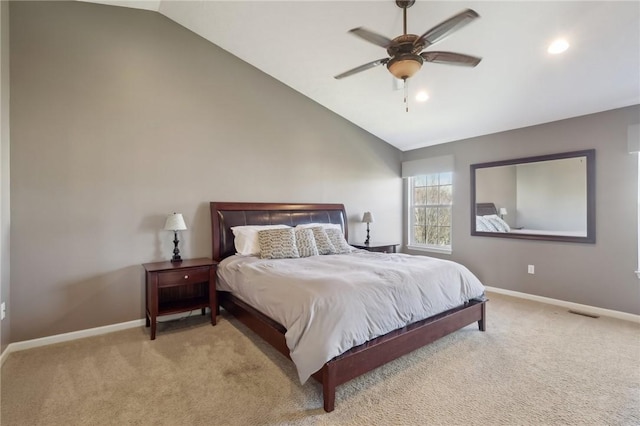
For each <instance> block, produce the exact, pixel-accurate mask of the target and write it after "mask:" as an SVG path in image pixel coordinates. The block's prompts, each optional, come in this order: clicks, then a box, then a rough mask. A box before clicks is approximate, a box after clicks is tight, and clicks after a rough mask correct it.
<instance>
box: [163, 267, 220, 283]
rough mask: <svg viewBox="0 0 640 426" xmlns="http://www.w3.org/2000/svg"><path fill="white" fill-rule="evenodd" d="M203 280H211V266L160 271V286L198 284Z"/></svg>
mask: <svg viewBox="0 0 640 426" xmlns="http://www.w3.org/2000/svg"><path fill="white" fill-rule="evenodd" d="M202 282H209V267H204V268H184V269H181V270H179V271H167V272H160V273H158V287H170V286H174V285H185V284H197V283H202Z"/></svg>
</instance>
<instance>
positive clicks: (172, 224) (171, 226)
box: [164, 213, 187, 231]
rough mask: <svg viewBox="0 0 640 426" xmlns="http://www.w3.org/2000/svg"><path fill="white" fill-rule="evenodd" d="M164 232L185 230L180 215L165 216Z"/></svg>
mask: <svg viewBox="0 0 640 426" xmlns="http://www.w3.org/2000/svg"><path fill="white" fill-rule="evenodd" d="M164 229H165V231H184V230H185V229H187V225H186V224H185V223H184V219H183V218H182V214H180V213H171V214H169V215H168V216H167V220H166V222H165V223H164Z"/></svg>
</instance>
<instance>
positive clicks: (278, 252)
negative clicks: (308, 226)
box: [258, 228, 300, 259]
mask: <svg viewBox="0 0 640 426" xmlns="http://www.w3.org/2000/svg"><path fill="white" fill-rule="evenodd" d="M258 242H259V243H260V257H261V258H262V259H286V258H291V257H300V254H299V253H298V248H297V247H296V237H295V233H294V231H293V228H288V229H268V230H264V231H258Z"/></svg>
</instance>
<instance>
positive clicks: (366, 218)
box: [362, 212, 373, 245]
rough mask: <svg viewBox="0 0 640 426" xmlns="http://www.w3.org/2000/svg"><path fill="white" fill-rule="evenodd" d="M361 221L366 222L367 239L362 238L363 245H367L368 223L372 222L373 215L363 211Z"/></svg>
mask: <svg viewBox="0 0 640 426" xmlns="http://www.w3.org/2000/svg"><path fill="white" fill-rule="evenodd" d="M362 221H363V222H365V223H366V224H367V239H366V240H364V243H365V245H369V224H370V223H373V215H372V214H371V212H364V214H363V215H362Z"/></svg>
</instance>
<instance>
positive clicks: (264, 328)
mask: <svg viewBox="0 0 640 426" xmlns="http://www.w3.org/2000/svg"><path fill="white" fill-rule="evenodd" d="M210 208H211V232H212V240H211V241H212V245H213V258H214V260H216V261H220V260H222V259H224V258H226V257H228V256H230V255H233V254H234V253H235V248H234V245H233V233H232V231H231V229H230V228H231V227H232V226H238V225H273V224H286V225H291V226H295V225H297V224H300V223H337V224H340V225H341V226H342V229H343V230H344V234H345V238H347V236H348V229H347V219H346V218H347V216H346V212H345V209H344V205H342V204H281V203H226V202H211V203H210ZM218 300H219V303H220V305H221V306H222V307H223V308H224V309H225V310H226V311H228V312H229V313H231V314H232V315H234V316H235V317H236V318H237V319H238V320H240V322H242V323H243V324H245V325H246V326H247V327H249V328H250V329H251V330H253V331H254V332H255V333H256V334H258V335H259V336H261V337H262V338H263V339H264V340H266V341H267V342H268V343H269V344H271V345H272V346H273V347H274V348H275V349H277V350H278V351H279V352H281V353H282V354H283V355H284V356H286V357H287V358H290V355H289V348H288V347H287V344H286V340H285V337H284V334H285V332H286V329H285V328H284V327H283V326H282V325H281V324H279V323H277V322H276V321H274V320H273V319H271V318H269V317H267V316H266V315H264V314H262V313H260V312H259V311H257V310H256V309H255V308H253V307H251V306H249V305H248V304H246V303H244V302H243V301H241V300H239V299H238V298H236V297H234V296H233V294H231V293H228V292H220V294H219V297H218ZM485 303H486V300H472V301H470V302H468V303H465V304H464V305H462V306H459V307H457V308H454V309H451V310H448V311H446V312H443V313H441V314H439V315H435V316H433V317H430V318H427V319H425V320H422V321H418V322H416V323H413V324H410V325H408V326H406V327H403V328H400V329H397V330H394V331H392V332H390V333H387V334H385V335H383V336H380V337H377V338H375V339H372V340H370V341H368V342H366V343H364V344H362V345H359V346H356V347H354V348H352V349H350V350H348V351H346V352H344V353H343V354H341V355H339V356H337V357H335V358H333V359H332V360H330V361H328V362H327V363H325V364H324V366H323V367H322V369H320V370H319V371H317V372H316V373H315V374H313V377H314V378H315V379H316V380H318V381H319V382H320V383H322V391H323V397H324V409H325V411H327V412H330V411H333V409H334V408H335V394H336V387H337V386H338V385H341V384H343V383H345V382H347V381H349V380H351V379H354V378H356V377H358V376H360V375H362V374H364V373H366V372H368V371H371V370H373V369H375V368H377V367H380V366H381V365H384V364H386V363H387V362H389V361H392V360H394V359H396V358H399V357H401V356H403V355H405V354H407V353H409V352H412V351H414V350H416V349H418V348H420V347H422V346H425V345H427V344H429V343H431V342H433V341H435V340H437V339H439V338H441V337H443V336H446V335H447V334H450V333H452V332H454V331H456V330H459V329H460V328H462V327H465V326H467V325H469V324H472V323H474V322H477V323H478V327H479V329H480V330H481V331H485V326H486V321H485V319H486V308H485Z"/></svg>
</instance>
